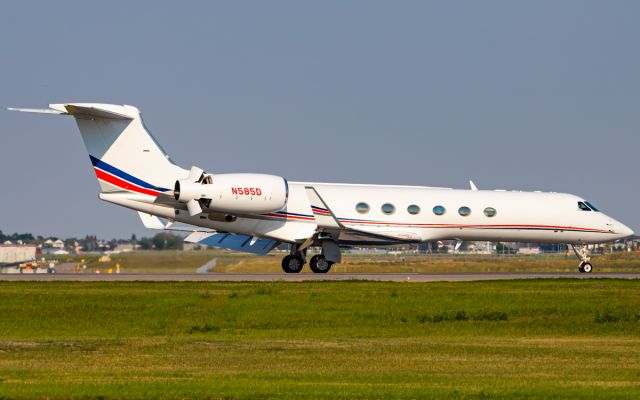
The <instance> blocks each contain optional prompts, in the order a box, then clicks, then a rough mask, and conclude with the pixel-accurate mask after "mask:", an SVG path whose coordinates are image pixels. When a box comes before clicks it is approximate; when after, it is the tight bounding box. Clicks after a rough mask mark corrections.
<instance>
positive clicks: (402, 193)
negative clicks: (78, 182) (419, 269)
mask: <svg viewBox="0 0 640 400" xmlns="http://www.w3.org/2000/svg"><path fill="white" fill-rule="evenodd" d="M12 110H16V111H26V112H38V113H45V114H59V115H71V116H73V117H74V118H75V120H76V123H77V124H78V128H79V129H80V133H81V134H82V139H83V140H84V143H85V145H86V148H87V151H88V152H89V158H90V159H91V164H92V165H93V169H94V171H95V174H96V177H97V178H98V182H99V183H100V196H99V197H100V199H102V200H104V201H108V202H110V203H114V204H117V205H120V206H123V207H127V208H130V209H132V210H136V211H137V212H138V213H139V215H140V218H141V219H142V222H143V223H144V225H145V226H146V227H148V228H155V229H171V225H172V224H173V223H174V222H181V223H185V224H189V225H193V226H196V227H199V228H198V229H194V230H193V231H191V233H190V234H189V236H187V238H186V239H185V240H186V241H188V242H194V243H202V244H207V245H210V246H217V247H221V248H225V249H233V250H240V251H245V252H250V253H255V254H266V253H268V252H269V251H270V250H271V249H273V248H274V247H275V246H277V245H278V244H279V243H288V244H289V245H290V249H291V250H290V254H289V255H287V256H286V257H284V259H283V260H282V268H283V269H284V271H285V272H290V273H291V272H300V270H301V269H302V267H303V265H304V264H305V262H306V258H307V257H306V255H307V249H308V248H309V247H310V246H318V247H320V248H321V249H322V253H321V254H318V255H315V256H313V257H311V259H310V260H309V264H310V267H311V270H312V271H313V272H317V273H325V272H328V271H329V269H330V268H331V266H332V265H333V264H334V263H339V262H340V258H341V255H340V249H341V248H343V247H348V246H384V245H392V244H401V243H420V242H427V241H434V240H445V239H456V240H460V241H463V240H486V241H506V242H536V243H545V242H546V243H567V244H569V245H571V246H572V247H573V249H574V251H575V253H576V256H577V257H578V258H579V260H580V266H579V270H580V271H581V272H591V270H592V266H591V264H590V263H589V257H588V254H587V249H586V245H587V244H590V243H602V242H608V241H613V240H617V239H621V238H625V237H628V236H630V235H632V234H633V232H632V230H631V229H629V228H628V227H626V226H625V225H623V224H622V223H620V222H618V221H616V220H614V219H613V218H611V217H609V216H607V215H605V214H604V213H602V212H600V211H599V210H598V209H597V208H596V207H595V206H594V205H593V204H592V203H590V202H588V201H586V200H585V199H583V198H581V197H579V196H574V195H572V194H565V193H541V192H515V191H497V190H495V191H494V190H477V189H476V188H475V185H473V184H472V185H471V186H472V187H471V190H457V189H448V188H436V187H420V186H389V185H352V184H336V183H315V182H289V181H287V179H286V178H284V177H281V176H273V175H264V174H247V173H241V174H215V173H208V172H205V171H203V170H202V169H201V168H199V167H195V166H194V167H191V169H184V168H181V167H179V166H178V165H176V164H174V163H173V162H172V161H171V159H170V158H169V156H168V155H167V154H166V153H165V152H164V150H163V149H162V147H160V145H159V144H158V143H157V142H156V141H155V140H154V138H153V137H152V136H151V134H150V133H149V132H148V131H147V129H146V128H145V126H144V124H143V122H142V118H141V116H140V112H139V111H138V109H137V108H135V107H132V106H128V105H111V104H92V103H82V104H79V103H78V104H76V103H73V104H51V105H49V109H45V110H36V109H12ZM160 218H162V219H163V220H164V221H163V220H161V219H160Z"/></svg>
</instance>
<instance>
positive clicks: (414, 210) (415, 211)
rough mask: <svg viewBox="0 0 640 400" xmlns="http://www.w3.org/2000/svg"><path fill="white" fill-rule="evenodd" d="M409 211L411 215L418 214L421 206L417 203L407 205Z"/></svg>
mask: <svg viewBox="0 0 640 400" xmlns="http://www.w3.org/2000/svg"><path fill="white" fill-rule="evenodd" d="M407 212H408V213H409V214H411V215H416V214H419V213H420V207H418V206H417V205H415V204H412V205H410V206H409V207H407Z"/></svg>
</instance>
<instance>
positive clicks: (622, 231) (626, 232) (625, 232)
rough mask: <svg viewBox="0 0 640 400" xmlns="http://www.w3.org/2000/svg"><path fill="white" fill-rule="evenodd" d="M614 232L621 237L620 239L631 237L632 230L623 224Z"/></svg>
mask: <svg viewBox="0 0 640 400" xmlns="http://www.w3.org/2000/svg"><path fill="white" fill-rule="evenodd" d="M616 231H617V232H618V233H620V235H622V237H629V236H633V229H631V228H629V227H628V226H626V225H625V224H619V226H618V227H617V228H616Z"/></svg>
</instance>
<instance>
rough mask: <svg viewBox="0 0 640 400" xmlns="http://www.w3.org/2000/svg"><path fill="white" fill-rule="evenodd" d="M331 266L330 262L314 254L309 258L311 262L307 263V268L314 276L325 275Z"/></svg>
mask: <svg viewBox="0 0 640 400" xmlns="http://www.w3.org/2000/svg"><path fill="white" fill-rule="evenodd" d="M332 265H333V263H332V262H330V261H328V260H327V259H326V258H325V257H324V256H323V255H320V254H316V255H315V256H313V257H311V261H309V267H310V268H311V271H313V272H315V273H316V274H326V273H327V272H329V270H330V269H331V266H332Z"/></svg>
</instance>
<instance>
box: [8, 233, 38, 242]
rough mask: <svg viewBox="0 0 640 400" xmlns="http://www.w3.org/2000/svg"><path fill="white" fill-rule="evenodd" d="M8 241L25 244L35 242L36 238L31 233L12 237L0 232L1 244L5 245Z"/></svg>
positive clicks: (17, 234)
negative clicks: (20, 241)
mask: <svg viewBox="0 0 640 400" xmlns="http://www.w3.org/2000/svg"><path fill="white" fill-rule="evenodd" d="M7 240H10V241H12V242H17V241H18V240H22V241H23V242H25V243H30V242H35V241H36V238H34V237H33V235H32V234H30V233H13V234H11V235H5V234H4V233H2V231H0V243H4V242H6V241H7Z"/></svg>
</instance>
